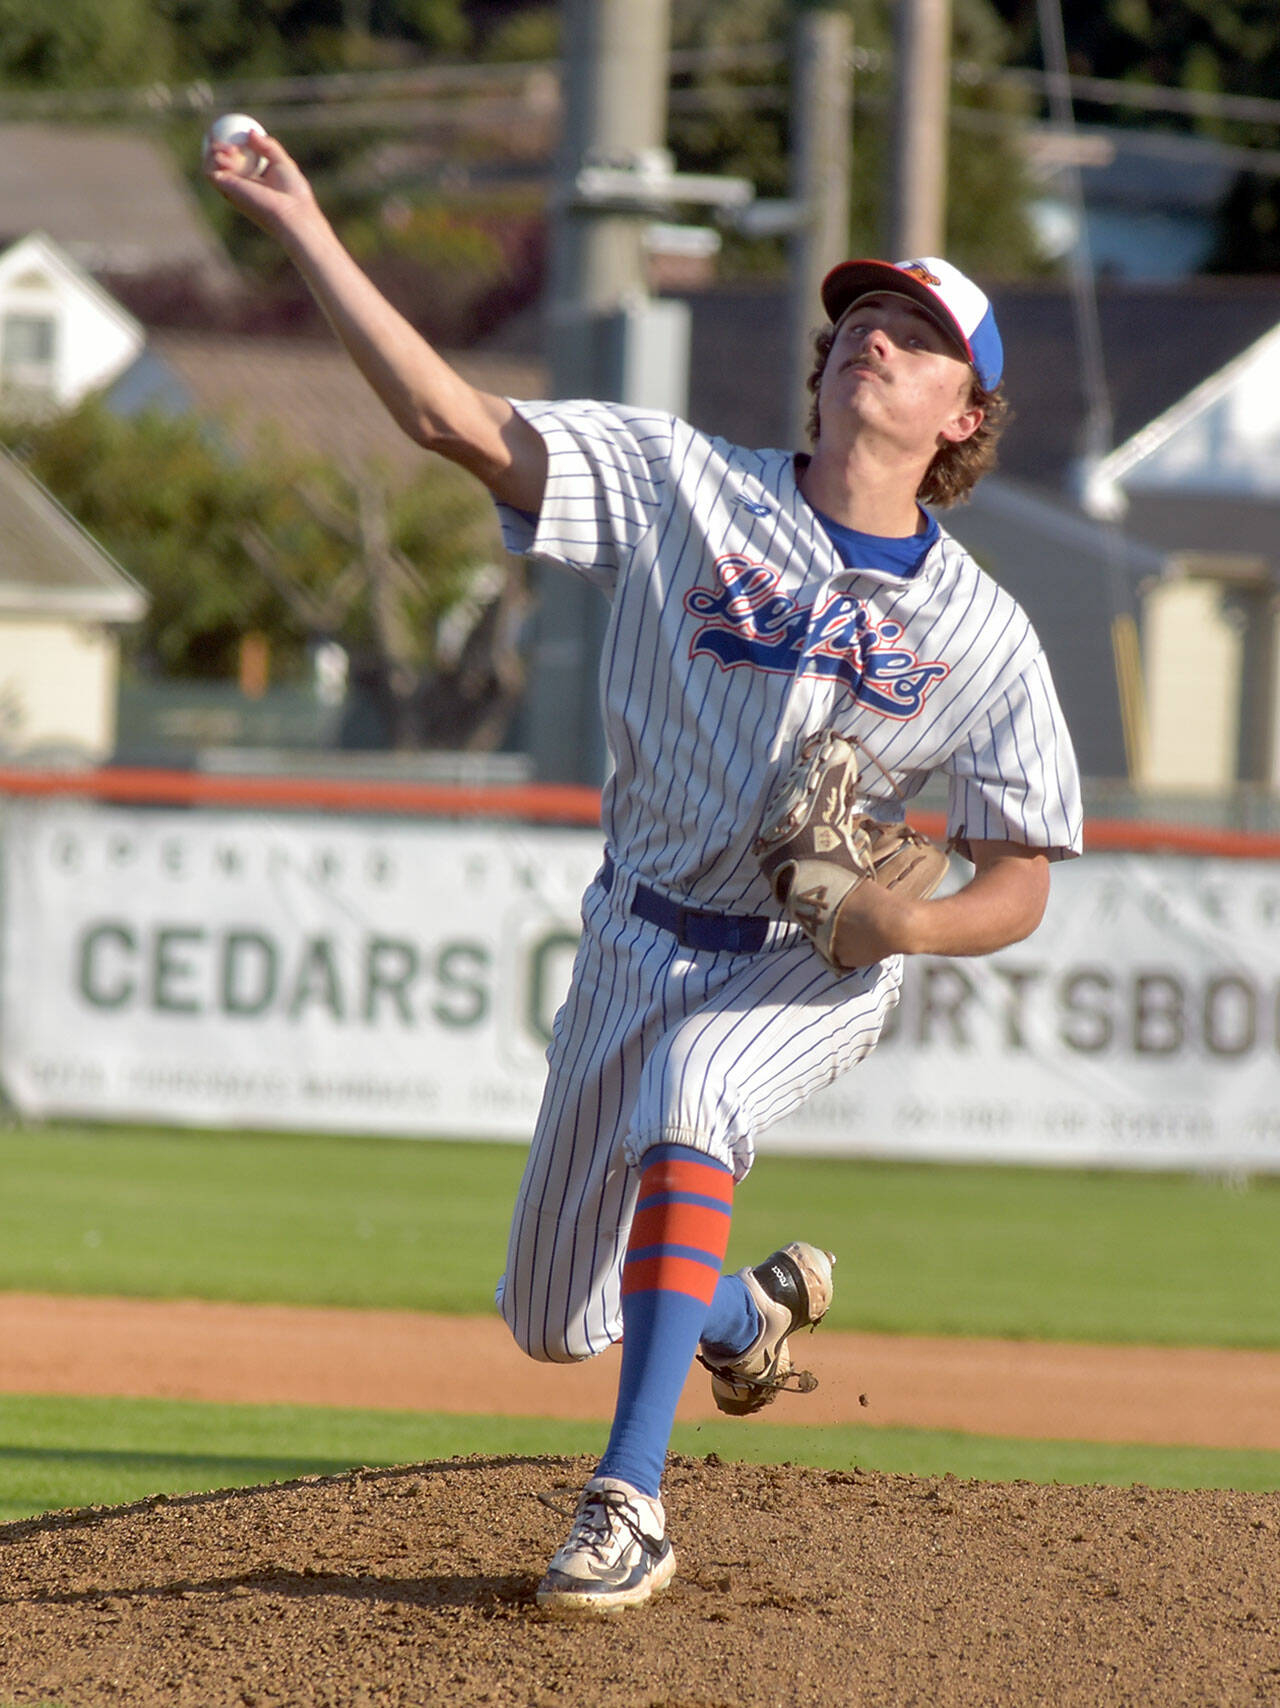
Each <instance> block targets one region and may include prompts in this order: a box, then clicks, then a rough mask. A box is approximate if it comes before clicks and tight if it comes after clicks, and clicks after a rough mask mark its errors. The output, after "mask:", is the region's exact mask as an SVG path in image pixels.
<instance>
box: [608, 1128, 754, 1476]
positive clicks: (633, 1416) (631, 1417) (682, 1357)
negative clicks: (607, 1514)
mask: <svg viewBox="0 0 1280 1708" xmlns="http://www.w3.org/2000/svg"><path fill="white" fill-rule="evenodd" d="M732 1215H733V1171H732V1170H731V1169H728V1168H726V1167H725V1166H724V1165H723V1164H722V1163H719V1162H716V1161H715V1160H714V1158H712V1157H709V1156H704V1155H703V1153H702V1152H701V1151H696V1150H694V1149H693V1148H692V1147H691V1146H689V1145H659V1146H658V1147H657V1148H656V1149H654V1150H651V1151H649V1152H648V1153H647V1154H646V1156H645V1163H644V1171H643V1173H642V1174H641V1176H640V1191H639V1196H638V1199H637V1202H636V1213H635V1220H634V1221H633V1222H632V1224H631V1233H630V1236H629V1238H628V1241H627V1255H626V1258H625V1260H624V1263H623V1268H622V1370H621V1374H620V1376H619V1379H618V1404H617V1408H616V1410H615V1412H614V1417H613V1429H612V1431H611V1433H610V1436H609V1444H608V1446H607V1447H606V1448H605V1451H604V1457H603V1458H602V1459H601V1461H600V1466H599V1473H598V1474H599V1475H601V1476H609V1477H621V1478H622V1479H623V1480H624V1481H625V1482H628V1483H630V1484H631V1485H632V1486H633V1487H634V1488H637V1489H640V1490H641V1491H642V1493H644V1494H648V1495H656V1494H657V1493H658V1488H659V1485H660V1483H661V1481H662V1470H663V1466H664V1465H665V1463H666V1457H667V1443H668V1442H669V1441H670V1439H671V1428H672V1425H673V1423H674V1422H675V1415H676V1404H677V1402H678V1400H679V1398H680V1393H681V1390H682V1389H683V1387H684V1384H685V1378H686V1377H687V1376H688V1374H689V1367H690V1365H691V1364H692V1363H693V1359H694V1355H695V1353H696V1352H697V1350H698V1342H699V1340H700V1339H701V1336H702V1330H703V1325H704V1324H705V1322H706V1320H707V1309H708V1306H709V1305H710V1303H711V1299H712V1296H713V1294H714V1293H715V1290H716V1285H717V1283H718V1281H719V1280H720V1266H721V1264H722V1263H723V1262H724V1254H725V1250H726V1248H727V1246H728V1244H729V1224H730V1220H731V1218H732Z"/></svg>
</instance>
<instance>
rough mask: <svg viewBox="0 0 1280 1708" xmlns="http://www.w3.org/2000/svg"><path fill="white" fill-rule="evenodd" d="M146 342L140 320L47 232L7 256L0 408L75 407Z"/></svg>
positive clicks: (0, 307)
mask: <svg viewBox="0 0 1280 1708" xmlns="http://www.w3.org/2000/svg"><path fill="white" fill-rule="evenodd" d="M145 343H146V333H145V332H144V330H143V328H142V327H141V326H140V325H139V323H138V322H137V321H136V320H135V319H134V317H133V315H131V314H130V313H129V312H128V310H127V309H124V308H122V307H121V306H120V304H119V303H118V302H116V300H115V299H114V297H111V296H109V295H108V294H107V292H106V291H104V290H103V289H102V287H101V285H99V284H97V283H96V282H95V280H94V279H93V278H92V277H91V276H90V275H89V274H88V273H87V272H85V270H84V269H83V268H82V267H80V266H79V265H78V264H77V263H76V262H75V261H73V260H72V259H71V258H70V256H69V255H67V253H66V252H65V251H64V250H63V249H61V248H59V246H58V245H57V244H56V243H55V242H54V241H53V240H52V238H50V237H46V236H45V234H44V233H43V232H39V231H36V232H32V233H31V234H30V235H29V236H27V237H23V238H21V239H19V241H18V242H16V243H14V244H12V245H10V247H9V248H8V249H6V250H5V251H4V252H3V254H0V408H3V409H5V410H8V411H13V410H15V409H19V410H20V409H23V408H30V407H32V406H34V407H37V408H41V409H55V410H56V409H71V408H74V407H75V405H76V404H77V403H79V402H80V400H81V398H83V397H84V396H85V395H86V394H87V393H88V392H91V391H99V390H101V389H102V388H103V387H104V386H107V385H110V383H111V381H112V380H114V379H115V378H116V377H117V376H118V375H119V374H121V373H123V372H124V370H125V369H126V368H127V367H129V366H130V364H131V363H133V362H134V361H136V359H137V357H138V355H139V353H140V351H141V350H142V348H143V346H144V345H145Z"/></svg>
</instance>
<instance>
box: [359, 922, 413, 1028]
mask: <svg viewBox="0 0 1280 1708" xmlns="http://www.w3.org/2000/svg"><path fill="white" fill-rule="evenodd" d="M417 976H418V951H417V949H416V948H415V947H414V945H413V944H412V943H405V942H403V941H402V940H401V939H400V938H398V937H371V938H370V939H369V941H368V943H367V944H366V945H365V956H364V1017H365V1019H366V1020H373V1019H374V1018H375V1013H374V1011H375V1009H376V1008H377V1007H378V1001H377V998H378V996H379V995H380V994H382V995H386V996H389V997H390V998H391V1000H392V1003H393V1004H394V1006H395V1011H396V1013H397V1014H398V1015H399V1016H400V1018H401V1020H403V1021H404V1023H405V1025H406V1026H408V1025H410V1024H411V1023H412V1021H413V1010H412V1009H411V1008H410V1006H409V986H410V985H411V984H412V983H413V981H414V979H415V978H416V977H417Z"/></svg>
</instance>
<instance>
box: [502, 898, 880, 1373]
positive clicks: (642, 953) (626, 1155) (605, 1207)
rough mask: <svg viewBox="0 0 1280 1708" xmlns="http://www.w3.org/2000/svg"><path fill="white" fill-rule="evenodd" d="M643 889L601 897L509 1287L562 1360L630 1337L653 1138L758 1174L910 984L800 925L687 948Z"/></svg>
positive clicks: (515, 1231) (514, 1320)
mask: <svg viewBox="0 0 1280 1708" xmlns="http://www.w3.org/2000/svg"><path fill="white" fill-rule="evenodd" d="M634 890H635V884H634V880H633V879H632V878H631V877H630V876H629V875H628V874H627V872H626V870H625V868H621V867H620V868H618V870H617V874H616V878H615V881H614V883H613V887H612V889H611V890H609V891H606V890H605V888H604V887H603V885H602V884H601V883H600V882H599V881H598V880H597V881H596V882H595V883H593V884H592V885H591V887H590V888H589V889H588V891H587V893H586V896H585V898H584V903H583V935H582V941H581V943H580V945H579V949H578V954H577V958H576V960H575V963H574V970H573V979H572V982H571V985H570V990H569V995H568V998H567V999H566V1002H565V1004H564V1007H563V1008H562V1009H561V1011H560V1013H559V1014H558V1015H557V1017H556V1023H555V1028H554V1036H553V1038H552V1043H551V1047H550V1049H549V1051H548V1053H547V1054H548V1063H549V1074H548V1079H547V1086H546V1091H545V1093H544V1096H543V1101H542V1108H541V1111H540V1113H539V1117H538V1123H537V1127H536V1129H535V1132H534V1138H533V1144H532V1147H531V1150H530V1153H529V1160H528V1163H527V1165H526V1168H525V1173H524V1179H523V1180H522V1182H521V1185H520V1191H519V1194H518V1196H517V1200H516V1207H515V1213H514V1217H513V1221H512V1228H511V1237H510V1243H509V1246H508V1251H507V1267H506V1272H505V1274H504V1276H503V1278H502V1281H501V1282H500V1283H499V1286H498V1300H499V1304H500V1306H501V1309H502V1314H503V1316H504V1318H505V1319H506V1321H507V1323H508V1325H509V1326H510V1328H511V1331H512V1333H513V1335H514V1336H515V1338H516V1341H517V1342H518V1343H519V1345H520V1346H521V1347H522V1348H523V1349H524V1350H525V1351H526V1352H528V1353H529V1354H530V1356H532V1357H534V1358H538V1359H544V1360H549V1361H552V1362H559V1363H566V1362H571V1361H574V1360H577V1359H581V1358H590V1357H592V1356H594V1355H595V1354H596V1353H598V1352H601V1351H603V1350H604V1348H605V1347H606V1346H608V1345H609V1344H610V1343H611V1342H613V1341H615V1340H617V1339H618V1338H619V1337H620V1335H621V1332H622V1311H621V1272H622V1260H623V1257H624V1255H625V1252H626V1244H627V1233H628V1229H629V1228H630V1225H631V1218H632V1214H633V1211H634V1207H635V1195H636V1185H637V1181H638V1178H639V1170H638V1167H637V1165H638V1163H639V1161H640V1159H641V1157H642V1156H643V1155H644V1152H645V1151H646V1150H647V1149H648V1148H649V1147H650V1146H652V1145H656V1144H663V1143H676V1144H683V1145H689V1146H691V1147H692V1148H694V1149H695V1150H700V1151H704V1152H706V1153H707V1154H708V1155H710V1156H713V1157H715V1158H716V1159H717V1160H718V1161H720V1162H723V1163H725V1164H726V1165H727V1166H729V1167H730V1168H732V1169H733V1171H734V1174H735V1177H736V1178H737V1179H738V1180H739V1181H740V1180H742V1178H743V1177H744V1176H745V1175H746V1173H747V1171H748V1170H749V1169H750V1167H751V1164H752V1161H753V1159H754V1155H755V1137H756V1134H757V1133H759V1132H761V1131H762V1130H763V1129H764V1128H766V1127H768V1126H770V1125H771V1124H772V1123H773V1122H775V1121H778V1120H781V1119H782V1117H783V1116H785V1115H788V1114H790V1113H791V1112H792V1111H793V1110H795V1109H796V1108H798V1107H799V1106H800V1104H801V1103H803V1102H804V1100H805V1099H806V1098H807V1097H809V1096H810V1095H811V1094H812V1093H813V1092H815V1091H817V1090H819V1089H820V1088H821V1087H822V1086H824V1085H827V1084H828V1083H829V1082H830V1081H831V1080H833V1079H835V1078H836V1076H837V1075H838V1074H840V1073H843V1072H844V1071H845V1069H846V1068H849V1067H852V1066H853V1064H854V1063H855V1062H858V1061H860V1060H861V1059H862V1058H863V1056H865V1055H866V1054H867V1053H868V1052H869V1051H870V1050H871V1049H872V1048H873V1046H874V1045H875V1042H876V1040H877V1038H878V1037H879V1035H880V1031H881V1029H882V1027H883V1025H884V1021H885V1017H886V1016H887V1015H888V1013H889V1011H890V1010H891V1009H892V1007H893V1006H894V1004H895V1003H896V1002H897V999H898V990H899V986H900V984H901V969H902V963H901V960H900V958H897V957H895V958H894V959H892V960H890V961H887V962H884V963H881V964H880V965H878V966H875V967H870V968H866V969H864V970H860V971H858V972H855V973H848V974H845V975H843V976H837V975H836V974H835V973H833V972H832V971H831V970H830V969H829V968H828V967H827V966H826V964H825V962H823V961H822V960H820V959H819V957H818V956H817V955H816V954H815V953H814V951H813V949H812V948H811V947H810V945H809V943H808V940H807V939H806V938H805V937H804V936H803V935H802V934H801V933H800V932H799V931H798V930H797V929H796V928H795V927H793V926H784V925H779V926H776V927H772V928H771V931H770V940H769V942H768V943H767V944H766V946H765V948H764V949H762V950H761V951H759V952H758V953H755V954H735V953H728V952H723V951H719V952H717V951H705V950H692V949H686V948H684V947H683V946H682V945H681V944H680V942H679V941H678V940H677V938H676V937H674V936H673V935H672V934H671V933H670V932H669V931H666V930H663V929H662V928H661V927H659V926H656V925H652V924H650V923H648V922H647V921H645V920H642V919H639V918H637V917H636V916H635V915H634V914H632V913H631V912H630V903H631V899H632V897H633V895H634Z"/></svg>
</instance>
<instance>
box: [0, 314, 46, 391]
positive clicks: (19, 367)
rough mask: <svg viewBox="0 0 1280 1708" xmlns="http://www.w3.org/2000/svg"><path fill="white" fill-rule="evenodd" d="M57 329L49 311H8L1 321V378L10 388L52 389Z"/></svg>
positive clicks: (11, 389) (28, 389) (20, 389)
mask: <svg viewBox="0 0 1280 1708" xmlns="http://www.w3.org/2000/svg"><path fill="white" fill-rule="evenodd" d="M57 330H58V329H57V322H56V321H55V320H54V318H53V316H52V315H49V314H6V315H5V317H4V319H3V322H0V378H2V379H3V383H4V387H5V389H6V390H7V391H22V392H27V393H36V394H41V393H48V392H50V391H52V389H53V361H54V355H55V352H56V348H57Z"/></svg>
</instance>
